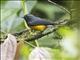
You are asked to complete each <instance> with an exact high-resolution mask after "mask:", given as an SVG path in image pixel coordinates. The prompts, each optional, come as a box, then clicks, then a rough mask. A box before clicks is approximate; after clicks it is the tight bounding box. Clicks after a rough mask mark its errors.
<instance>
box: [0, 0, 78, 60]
mask: <svg viewBox="0 0 80 60" xmlns="http://www.w3.org/2000/svg"><path fill="white" fill-rule="evenodd" d="M52 1H53V2H55V3H57V4H58V5H55V4H52V3H50V2H48V1H47V0H27V1H26V5H27V10H28V12H29V13H31V14H33V15H35V16H38V17H41V18H44V19H46V20H51V21H53V22H54V21H59V20H64V19H67V20H69V22H68V23H67V24H66V25H64V26H62V27H59V29H58V30H57V31H56V32H53V33H51V34H49V35H48V36H45V37H42V38H40V39H39V40H38V43H39V45H40V46H41V47H49V48H52V51H53V54H54V60H80V44H79V43H80V40H79V35H80V34H79V33H80V31H79V30H80V28H79V27H80V14H79V13H80V7H79V6H80V1H78V0H77V1H76V0H67V1H65V0H52ZM0 6H1V19H0V25H1V28H0V31H1V37H4V36H3V35H5V34H7V33H15V32H19V31H22V30H24V29H26V27H25V24H24V22H23V21H24V19H23V18H22V17H23V16H24V14H23V10H22V6H21V1H8V0H7V1H3V0H1V4H0ZM60 6H63V8H66V10H69V11H70V13H71V15H70V14H69V13H68V12H66V11H65V10H64V9H62V8H60ZM47 31H50V29H48V30H46V31H45V32H47ZM3 33H4V34H3ZM54 37H56V38H54ZM27 48H28V47H25V46H23V48H22V50H21V55H26V54H25V53H26V52H28V51H25V53H23V51H24V50H25V49H27ZM28 54H29V53H28ZM23 58H24V57H23ZM24 60H25V59H24Z"/></svg>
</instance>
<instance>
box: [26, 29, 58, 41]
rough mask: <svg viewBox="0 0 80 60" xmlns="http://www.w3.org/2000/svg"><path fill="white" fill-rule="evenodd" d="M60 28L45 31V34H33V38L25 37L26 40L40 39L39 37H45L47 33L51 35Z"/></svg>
mask: <svg viewBox="0 0 80 60" xmlns="http://www.w3.org/2000/svg"><path fill="white" fill-rule="evenodd" d="M57 29H58V28H55V29H53V30H52V31H50V32H47V33H45V34H37V35H35V36H33V37H31V38H28V39H25V41H28V42H29V41H34V40H36V39H37V40H38V39H39V38H42V37H44V36H46V35H49V34H51V33H52V32H55V31H56V30H57Z"/></svg>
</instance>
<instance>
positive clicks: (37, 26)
mask: <svg viewBox="0 0 80 60" xmlns="http://www.w3.org/2000/svg"><path fill="white" fill-rule="evenodd" d="M31 28H32V29H34V30H38V31H43V30H45V29H46V28H47V26H45V25H36V26H31Z"/></svg>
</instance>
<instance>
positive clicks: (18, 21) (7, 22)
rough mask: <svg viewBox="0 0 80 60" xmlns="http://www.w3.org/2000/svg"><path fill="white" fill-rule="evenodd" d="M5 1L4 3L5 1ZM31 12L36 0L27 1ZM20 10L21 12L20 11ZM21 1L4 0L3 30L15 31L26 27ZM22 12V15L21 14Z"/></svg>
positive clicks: (7, 31) (2, 9)
mask: <svg viewBox="0 0 80 60" xmlns="http://www.w3.org/2000/svg"><path fill="white" fill-rule="evenodd" d="M3 2H4V3H3ZM26 2H27V3H26V4H27V6H28V11H29V12H30V11H31V9H32V8H33V6H34V5H35V4H36V1H34V2H33V1H26ZM19 11H20V12H19ZM21 12H22V6H21V1H6V3H5V1H2V7H1V23H0V24H1V32H5V33H15V32H19V31H21V30H23V29H25V25H24V19H23V18H22V17H23V16H24V15H23V13H21ZM20 14H21V15H20Z"/></svg>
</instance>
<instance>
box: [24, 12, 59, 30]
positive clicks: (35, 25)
mask: <svg viewBox="0 0 80 60" xmlns="http://www.w3.org/2000/svg"><path fill="white" fill-rule="evenodd" d="M23 18H24V20H25V21H26V23H27V24H28V26H29V27H30V28H31V29H33V30H37V31H44V30H45V29H47V28H48V26H49V25H57V24H58V23H53V22H52V21H49V20H46V19H42V18H40V17H37V16H34V15H32V14H26V15H24V17H23Z"/></svg>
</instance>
